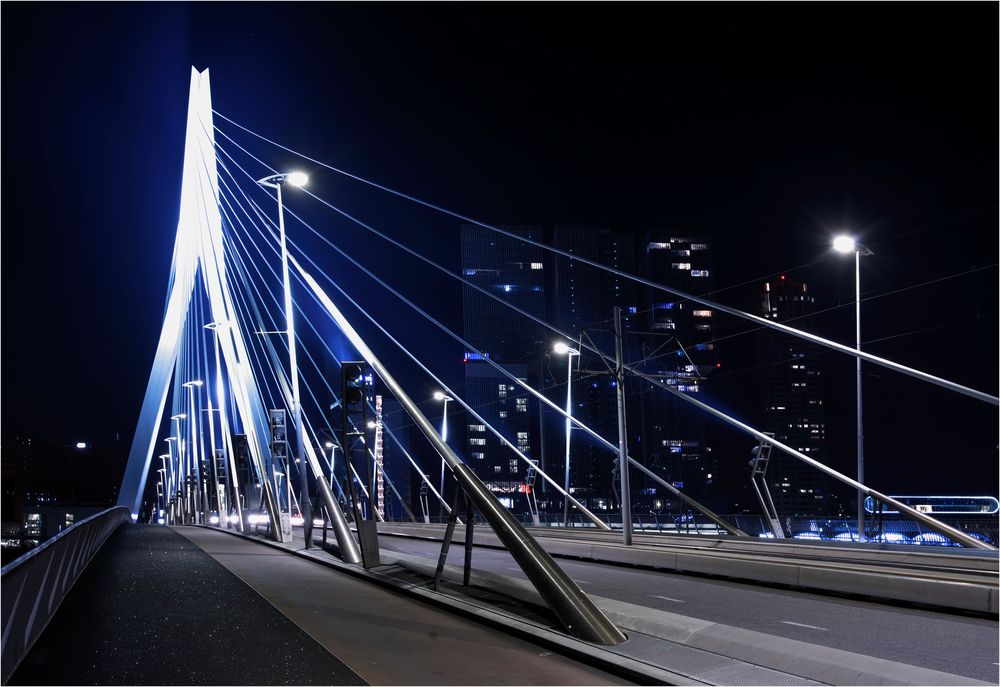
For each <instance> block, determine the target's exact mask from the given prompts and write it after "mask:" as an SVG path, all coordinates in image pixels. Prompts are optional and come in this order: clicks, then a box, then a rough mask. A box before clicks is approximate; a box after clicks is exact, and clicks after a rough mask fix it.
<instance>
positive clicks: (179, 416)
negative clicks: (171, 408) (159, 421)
mask: <svg viewBox="0 0 1000 687" xmlns="http://www.w3.org/2000/svg"><path fill="white" fill-rule="evenodd" d="M186 417H187V413H177V414H176V415H171V416H170V419H171V420H183V419H184V418H186ZM170 438H171V439H174V438H175V437H170Z"/></svg>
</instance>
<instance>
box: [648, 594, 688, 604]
mask: <svg viewBox="0 0 1000 687" xmlns="http://www.w3.org/2000/svg"><path fill="white" fill-rule="evenodd" d="M652 597H653V598H654V599H663V600H664V601H676V602H677V603H679V604H686V603H687V601H684V600H683V599H674V598H671V597H669V596H660V595H659V594H653V595H652Z"/></svg>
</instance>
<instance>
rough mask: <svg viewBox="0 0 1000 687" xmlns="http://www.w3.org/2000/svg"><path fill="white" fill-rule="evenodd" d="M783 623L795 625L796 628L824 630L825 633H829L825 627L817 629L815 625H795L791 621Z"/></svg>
mask: <svg viewBox="0 0 1000 687" xmlns="http://www.w3.org/2000/svg"><path fill="white" fill-rule="evenodd" d="M781 622H783V623H784V624H785V625H795V626H796V627H808V628H809V629H810V630H822V631H823V632H826V631H827V629H826V628H825V627H816V626H815V625H806V624H805V623H793V622H792V621H791V620H782V621H781Z"/></svg>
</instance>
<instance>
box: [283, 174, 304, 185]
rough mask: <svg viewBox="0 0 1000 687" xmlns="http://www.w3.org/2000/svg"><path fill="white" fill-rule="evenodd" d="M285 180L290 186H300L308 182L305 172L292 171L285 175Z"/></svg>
mask: <svg viewBox="0 0 1000 687" xmlns="http://www.w3.org/2000/svg"><path fill="white" fill-rule="evenodd" d="M285 180H286V181H287V182H288V183H289V184H291V185H292V186H298V187H299V188H301V187H303V186H305V185H306V184H308V183H309V175H307V174H306V173H305V172H292V173H291V174H289V175H287V176H286V177H285Z"/></svg>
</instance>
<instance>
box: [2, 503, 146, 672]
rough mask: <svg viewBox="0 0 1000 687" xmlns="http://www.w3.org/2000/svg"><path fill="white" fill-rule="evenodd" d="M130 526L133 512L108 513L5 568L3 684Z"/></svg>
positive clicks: (67, 531)
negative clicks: (97, 558)
mask: <svg viewBox="0 0 1000 687" xmlns="http://www.w3.org/2000/svg"><path fill="white" fill-rule="evenodd" d="M130 521H131V515H130V513H129V509H128V508H125V507H124V506H116V507H114V508H108V509H107V510H105V511H101V512H100V513H95V514H94V515H92V516H90V517H89V518H86V519H85V520H81V521H80V522H78V523H76V524H74V525H72V526H71V527H68V528H66V529H65V530H63V531H62V532H60V533H59V534H57V535H56V536H54V537H52V538H51V539H48V540H46V541H44V542H42V543H41V544H40V545H39V546H37V547H35V548H34V549H32V550H31V551H29V552H28V553H26V554H24V555H23V556H21V557H20V558H17V559H16V560H13V561H11V562H10V563H8V564H7V565H5V566H3V568H2V570H0V583H2V588H0V593H2V599H0V606H2V611H3V648H2V661H0V663H2V665H3V671H2V672H3V675H2V678H3V684H7V682H8V681H9V680H10V677H11V675H13V673H14V670H15V669H16V668H17V666H18V664H19V663H20V662H21V659H23V658H24V657H25V656H26V655H27V653H28V651H30V650H31V647H32V646H33V645H34V643H35V640H37V639H38V638H39V637H40V636H41V634H42V632H43V631H44V630H45V628H46V626H47V625H48V624H49V620H51V619H52V617H53V616H54V615H55V613H56V611H57V610H58V609H59V605H60V604H61V603H62V600H63V599H64V598H65V597H66V594H68V593H69V590H70V589H71V588H72V587H73V584H74V583H75V582H76V580H77V579H78V578H79V577H80V574H81V573H82V572H83V570H84V568H86V567H87V564H88V563H90V561H91V559H92V558H93V557H94V555H95V554H96V553H97V552H98V551H99V550H100V548H101V546H103V545H104V542H105V541H107V539H108V537H110V536H111V534H112V533H113V532H114V531H115V530H116V529H117V528H118V526H119V525H121V524H122V523H126V522H130Z"/></svg>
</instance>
